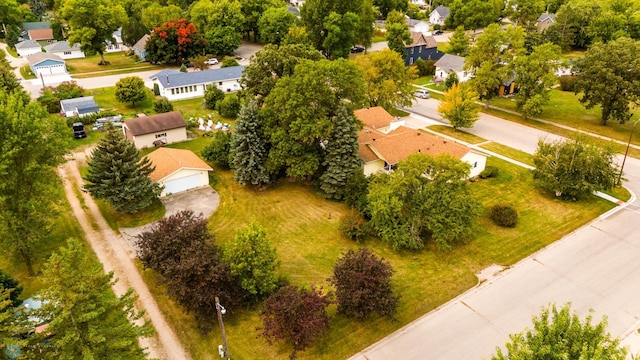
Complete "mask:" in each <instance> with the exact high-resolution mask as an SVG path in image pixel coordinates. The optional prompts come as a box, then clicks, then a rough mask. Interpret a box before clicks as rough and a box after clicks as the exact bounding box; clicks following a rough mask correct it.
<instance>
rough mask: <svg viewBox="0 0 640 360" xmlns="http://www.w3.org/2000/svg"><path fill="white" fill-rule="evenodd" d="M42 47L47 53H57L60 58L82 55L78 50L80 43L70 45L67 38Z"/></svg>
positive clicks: (80, 56)
mask: <svg viewBox="0 0 640 360" xmlns="http://www.w3.org/2000/svg"><path fill="white" fill-rule="evenodd" d="M44 49H45V50H46V51H47V52H48V53H49V54H54V55H58V56H60V58H62V59H79V58H83V57H84V53H83V52H82V50H80V44H73V46H70V45H69V42H68V41H67V40H64V41H58V42H55V43H53V44H50V45H47V46H45V47H44Z"/></svg>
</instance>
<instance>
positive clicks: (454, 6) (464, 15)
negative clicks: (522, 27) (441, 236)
mask: <svg viewBox="0 0 640 360" xmlns="http://www.w3.org/2000/svg"><path fill="white" fill-rule="evenodd" d="M503 5H504V2H503V1H502V0H491V1H486V0H454V1H453V2H451V4H450V5H449V12H450V14H449V16H448V17H447V18H446V19H445V25H446V26H447V28H451V29H452V28H455V27H458V26H460V25H462V26H464V27H465V28H467V29H478V28H483V27H486V26H488V25H489V24H491V23H494V22H497V21H498V18H499V17H500V13H501V11H502V7H503Z"/></svg>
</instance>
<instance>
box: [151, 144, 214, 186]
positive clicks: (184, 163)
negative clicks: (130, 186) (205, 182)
mask: <svg viewBox="0 0 640 360" xmlns="http://www.w3.org/2000/svg"><path fill="white" fill-rule="evenodd" d="M147 158H148V159H149V160H150V161H151V162H152V163H153V165H155V166H156V169H155V170H154V171H153V172H152V173H151V174H150V175H149V178H150V179H151V181H154V182H155V181H158V180H162V179H163V178H165V177H167V176H168V175H171V174H173V173H174V172H176V171H178V170H180V169H197V170H208V171H213V169H212V168H211V166H209V165H207V163H206V162H204V161H203V160H202V159H200V158H199V157H198V156H196V154H194V153H193V152H191V151H189V150H183V149H170V148H164V147H161V148H159V149H158V150H156V151H154V152H152V153H150V154H149V155H147Z"/></svg>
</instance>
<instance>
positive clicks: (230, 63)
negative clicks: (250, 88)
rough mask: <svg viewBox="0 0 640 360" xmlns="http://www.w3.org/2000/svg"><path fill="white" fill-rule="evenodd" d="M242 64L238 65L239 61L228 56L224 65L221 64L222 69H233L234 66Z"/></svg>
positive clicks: (223, 61) (223, 62)
mask: <svg viewBox="0 0 640 360" xmlns="http://www.w3.org/2000/svg"><path fill="white" fill-rule="evenodd" d="M238 65H240V64H238V60H236V59H234V58H232V57H230V56H228V57H226V58H224V60H222V64H220V68H226V67H232V66H238Z"/></svg>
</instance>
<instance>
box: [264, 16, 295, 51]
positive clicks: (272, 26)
mask: <svg viewBox="0 0 640 360" xmlns="http://www.w3.org/2000/svg"><path fill="white" fill-rule="evenodd" d="M295 22H296V16H295V15H293V13H291V12H290V11H289V10H287V9H286V8H284V7H273V8H269V9H267V10H266V11H265V12H264V13H263V14H262V16H260V20H259V21H258V28H259V29H260V39H261V40H262V41H264V42H265V43H269V44H276V45H280V43H281V42H282V41H283V40H284V38H285V36H286V35H287V34H288V32H289V28H290V27H291V26H293V24H294V23H295Z"/></svg>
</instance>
